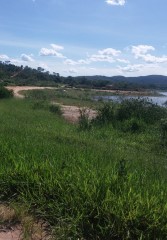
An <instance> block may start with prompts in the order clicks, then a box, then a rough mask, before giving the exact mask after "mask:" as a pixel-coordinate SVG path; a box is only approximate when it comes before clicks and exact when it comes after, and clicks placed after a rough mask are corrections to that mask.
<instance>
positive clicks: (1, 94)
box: [0, 86, 13, 99]
mask: <svg viewBox="0 0 167 240" xmlns="http://www.w3.org/2000/svg"><path fill="white" fill-rule="evenodd" d="M11 97H13V91H11V90H8V89H7V88H5V87H3V86H0V99H2V98H11Z"/></svg>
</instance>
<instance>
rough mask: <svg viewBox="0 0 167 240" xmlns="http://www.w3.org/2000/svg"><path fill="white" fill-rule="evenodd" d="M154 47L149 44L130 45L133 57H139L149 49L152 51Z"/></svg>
mask: <svg viewBox="0 0 167 240" xmlns="http://www.w3.org/2000/svg"><path fill="white" fill-rule="evenodd" d="M154 50H155V48H154V47H153V46H149V45H138V46H132V53H133V54H134V55H135V58H140V57H141V56H143V55H145V54H146V53H148V52H149V51H154Z"/></svg>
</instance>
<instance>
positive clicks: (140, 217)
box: [0, 100, 167, 240]
mask: <svg viewBox="0 0 167 240" xmlns="http://www.w3.org/2000/svg"><path fill="white" fill-rule="evenodd" d="M0 121H1V124H0V133H1V137H0V159H1V168H0V186H1V190H0V200H1V201H8V202H9V203H10V202H11V201H12V202H13V201H14V202H18V203H20V204H25V205H28V206H29V209H30V211H31V212H32V213H33V214H34V215H35V216H36V217H38V218H42V219H44V220H46V221H48V222H49V223H50V224H51V226H52V228H53V233H54V235H55V239H62V240H64V239H86V240H91V239H92V240H94V239H103V240H105V239H106V240H108V239H166V237H167V205H166V199H167V174H166V167H167V162H166V153H167V152H166V149H165V148H163V147H162V146H160V145H159V141H158V140H157V139H158V138H157V137H160V134H159V131H158V128H155V127H151V126H150V127H149V129H148V130H147V129H146V131H145V132H140V133H139V134H137V135H134V134H131V133H130V132H128V133H126V134H124V133H123V132H122V131H120V130H119V129H117V128H114V127H113V126H112V125H110V124H109V125H105V126H104V127H101V128H95V127H93V128H91V129H90V131H81V132H79V131H78V128H77V126H74V125H70V124H68V123H67V122H65V121H63V119H62V118H60V117H59V116H57V115H55V114H53V113H52V112H49V111H48V109H42V108H41V109H38V111H37V110H36V109H34V108H32V103H30V102H28V101H26V100H20V101H19V100H3V101H0Z"/></svg>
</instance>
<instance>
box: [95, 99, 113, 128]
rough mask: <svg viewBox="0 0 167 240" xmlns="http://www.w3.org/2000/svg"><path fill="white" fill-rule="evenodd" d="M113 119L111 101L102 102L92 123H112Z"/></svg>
mask: <svg viewBox="0 0 167 240" xmlns="http://www.w3.org/2000/svg"><path fill="white" fill-rule="evenodd" d="M114 120H115V117H114V105H113V104H111V103H104V104H103V105H102V106H101V107H100V108H99V109H98V113H97V116H96V118H95V119H93V121H92V122H93V123H95V124H98V125H103V124H108V123H113V122H114Z"/></svg>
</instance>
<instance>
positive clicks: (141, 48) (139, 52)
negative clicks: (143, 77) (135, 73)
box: [132, 45, 167, 63]
mask: <svg viewBox="0 0 167 240" xmlns="http://www.w3.org/2000/svg"><path fill="white" fill-rule="evenodd" d="M154 50H155V48H154V47H153V46H148V45H138V46H132V53H133V54H134V56H135V58H136V59H142V60H144V61H145V62H147V63H165V62H167V56H165V55H164V56H162V57H156V56H154V55H151V54H149V53H148V52H149V51H154Z"/></svg>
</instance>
